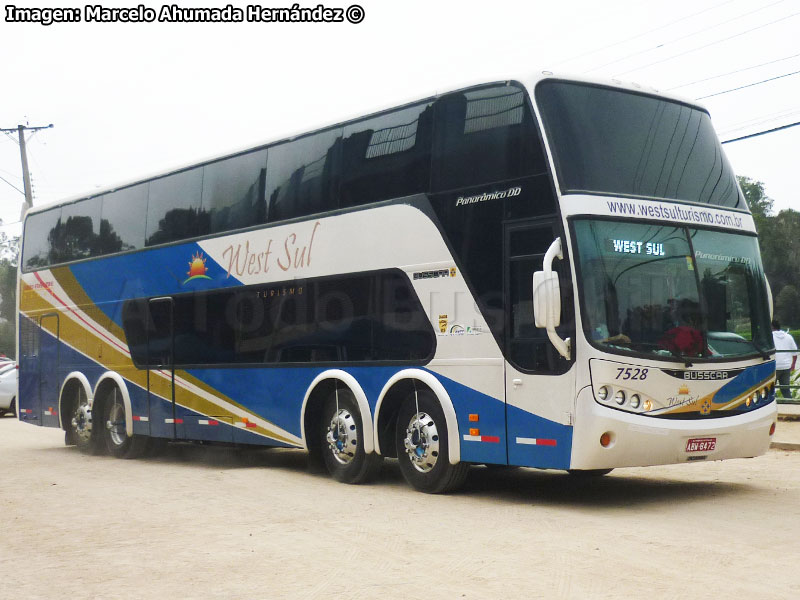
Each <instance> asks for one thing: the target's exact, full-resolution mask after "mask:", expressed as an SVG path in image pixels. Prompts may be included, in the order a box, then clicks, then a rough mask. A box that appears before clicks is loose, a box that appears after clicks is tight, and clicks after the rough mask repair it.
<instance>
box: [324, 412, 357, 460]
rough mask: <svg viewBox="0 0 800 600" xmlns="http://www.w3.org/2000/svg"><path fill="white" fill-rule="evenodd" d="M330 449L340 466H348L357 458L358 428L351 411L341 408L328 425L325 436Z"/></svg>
mask: <svg viewBox="0 0 800 600" xmlns="http://www.w3.org/2000/svg"><path fill="white" fill-rule="evenodd" d="M325 439H326V441H327V442H328V449H329V450H330V451H331V454H332V455H333V458H334V459H335V460H336V462H338V463H339V464H340V465H348V464H350V463H351V462H352V460H353V459H354V458H355V457H356V448H357V447H358V427H357V426H356V420H355V419H354V418H353V415H352V413H351V412H350V411H349V410H346V409H344V408H340V409H339V410H338V411H337V412H336V414H335V415H333V418H332V419H331V422H330V424H329V425H328V433H327V435H326V436H325Z"/></svg>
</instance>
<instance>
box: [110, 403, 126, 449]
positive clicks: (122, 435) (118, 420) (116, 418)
mask: <svg viewBox="0 0 800 600" xmlns="http://www.w3.org/2000/svg"><path fill="white" fill-rule="evenodd" d="M106 429H108V436H109V437H110V438H111V441H112V442H113V444H114V445H115V446H121V445H122V444H124V443H125V439H126V438H127V437H128V433H127V432H126V431H125V409H124V408H123V407H122V404H120V403H119V402H114V404H112V405H111V410H110V411H109V413H108V421H106Z"/></svg>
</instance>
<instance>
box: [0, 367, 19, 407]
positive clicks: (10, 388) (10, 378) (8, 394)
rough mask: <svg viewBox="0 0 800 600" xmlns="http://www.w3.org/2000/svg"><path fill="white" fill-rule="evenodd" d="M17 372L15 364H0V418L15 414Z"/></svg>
mask: <svg viewBox="0 0 800 600" xmlns="http://www.w3.org/2000/svg"><path fill="white" fill-rule="evenodd" d="M18 377H19V371H18V370H17V363H15V362H6V363H2V364H0V417H2V416H4V415H6V414H7V413H11V414H12V415H16V414H17V379H18Z"/></svg>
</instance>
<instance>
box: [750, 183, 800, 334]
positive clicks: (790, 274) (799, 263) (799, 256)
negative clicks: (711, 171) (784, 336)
mask: <svg viewBox="0 0 800 600" xmlns="http://www.w3.org/2000/svg"><path fill="white" fill-rule="evenodd" d="M738 179H739V185H740V186H741V188H742V192H743V193H744V197H745V200H747V205H748V206H749V207H750V212H751V213H753V220H754V221H755V224H756V230H757V231H758V240H759V245H760V247H761V260H762V262H763V264H764V272H765V273H766V274H767V279H768V280H769V283H770V285H771V286H772V293H773V295H774V298H775V309H776V311H775V312H776V315H778V318H779V319H780V320H781V323H782V324H784V323H785V324H786V325H794V326H797V325H800V305H798V303H797V302H796V301H795V298H796V295H797V294H798V293H799V292H798V290H800V212H797V211H796V210H792V209H787V210H782V211H780V212H779V213H778V214H777V215H775V214H773V209H774V208H773V207H774V202H773V200H772V198H770V197H769V196H767V195H766V193H765V191H764V184H763V183H762V182H760V181H754V180H752V179H750V178H749V177H739V178H738ZM787 288H788V289H787ZM784 290H786V291H784Z"/></svg>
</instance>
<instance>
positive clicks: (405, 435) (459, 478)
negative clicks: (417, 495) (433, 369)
mask: <svg viewBox="0 0 800 600" xmlns="http://www.w3.org/2000/svg"><path fill="white" fill-rule="evenodd" d="M447 443H448V434H447V423H446V421H445V417H444V412H443V411H442V407H441V406H440V405H439V401H438V400H437V399H436V398H435V397H434V396H433V395H432V394H431V393H430V392H418V393H416V394H412V395H410V396H409V397H408V398H406V399H405V400H404V401H403V404H402V405H401V406H400V411H399V413H398V415H397V429H396V430H395V444H396V448H397V460H398V462H399V463H400V470H401V471H402V473H403V477H405V479H406V481H407V482H408V483H410V484H411V485H412V486H413V487H414V488H415V489H417V490H419V491H421V492H426V493H428V494H441V493H444V492H451V491H453V490H455V489H457V488H459V487H461V485H463V483H464V481H465V480H466V478H467V472H468V471H469V464H467V463H463V462H461V463H458V464H455V465H452V464H450V453H449V452H448V448H447Z"/></svg>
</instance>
